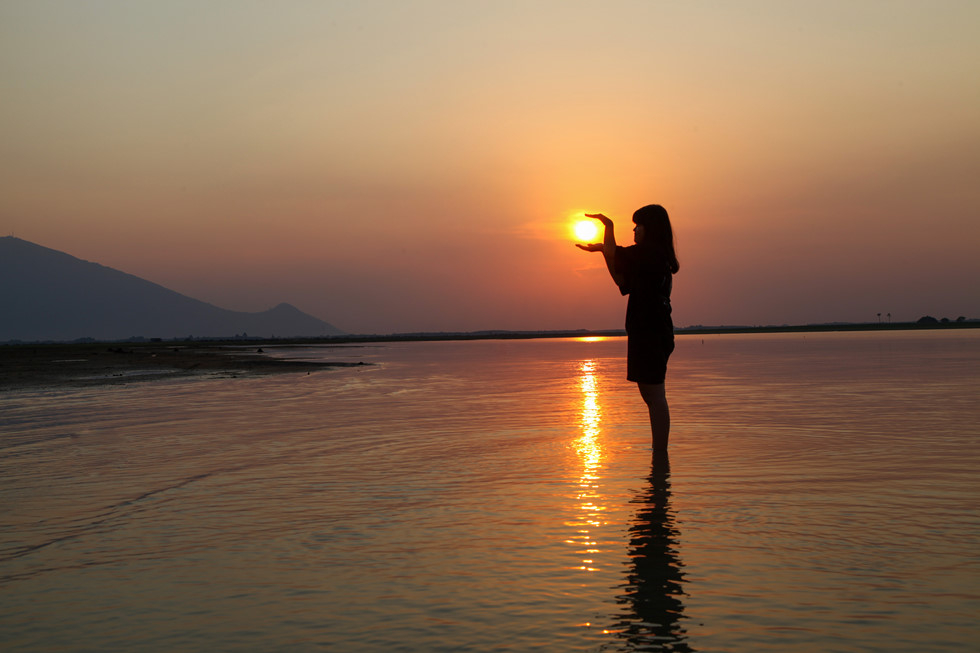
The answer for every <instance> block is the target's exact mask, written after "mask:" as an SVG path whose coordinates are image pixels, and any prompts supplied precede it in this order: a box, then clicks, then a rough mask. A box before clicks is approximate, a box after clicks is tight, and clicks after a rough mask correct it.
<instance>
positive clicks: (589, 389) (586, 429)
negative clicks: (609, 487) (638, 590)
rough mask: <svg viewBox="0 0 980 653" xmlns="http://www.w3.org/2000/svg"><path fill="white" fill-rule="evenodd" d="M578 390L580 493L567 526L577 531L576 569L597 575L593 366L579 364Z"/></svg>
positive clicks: (598, 451) (598, 463)
mask: <svg viewBox="0 0 980 653" xmlns="http://www.w3.org/2000/svg"><path fill="white" fill-rule="evenodd" d="M580 369H581V376H580V377H579V389H580V390H581V393H582V399H581V412H580V414H579V427H580V429H581V432H582V433H581V435H580V436H579V437H578V438H577V439H576V440H575V443H574V446H575V451H576V453H577V454H578V456H579V459H580V460H581V464H582V472H581V475H580V476H579V483H578V484H579V490H578V492H577V494H576V496H575V500H576V502H577V504H578V506H577V507H578V511H579V516H578V517H577V518H575V519H574V520H573V521H570V522H568V524H567V525H569V526H574V527H576V528H577V529H578V530H577V531H576V535H575V537H573V538H572V539H570V540H568V543H569V544H574V545H577V546H579V547H581V548H580V549H579V550H578V551H577V553H578V554H579V555H582V556H586V557H583V558H582V559H581V564H580V565H579V566H578V567H577V569H580V570H582V571H589V572H593V571H598V567H596V562H595V556H594V554H596V553H600V550H599V549H598V548H596V547H597V544H598V543H597V541H596V539H595V537H594V531H595V529H597V528H599V527H601V526H602V525H603V524H604V522H603V520H602V514H603V511H605V509H606V508H605V506H603V505H602V496H601V495H600V494H599V481H600V479H601V476H600V472H601V471H602V461H603V449H602V440H601V437H600V436H601V433H602V431H601V427H600V424H601V422H602V406H601V404H600V402H599V386H598V381H597V378H596V362H595V361H594V360H587V361H582V364H581V368H580Z"/></svg>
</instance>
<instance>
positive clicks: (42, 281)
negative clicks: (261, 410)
mask: <svg viewBox="0 0 980 653" xmlns="http://www.w3.org/2000/svg"><path fill="white" fill-rule="evenodd" d="M242 333H247V334H248V335H249V336H260V337H265V338H268V337H272V336H277V337H303V336H323V335H340V334H343V331H341V330H339V329H338V328H336V327H335V326H333V325H331V324H328V323H327V322H324V321H323V320H319V319H317V318H315V317H313V316H311V315H307V314H306V313H303V312H302V311H300V310H299V309H297V308H295V307H294V306H290V305H289V304H279V305H278V306H276V307H275V308H271V309H269V310H267V311H263V312H261V313H243V312H239V311H229V310H226V309H223V308H219V307H217V306H214V305H212V304H208V303H206V302H202V301H200V300H197V299H193V298H191V297H187V296H186V295H181V294H180V293H177V292H174V291H173V290H168V289H167V288H164V287H163V286H160V285H158V284H155V283H152V282H150V281H146V280H145V279H141V278H139V277H135V276H133V275H131V274H126V273H125V272H120V271H119V270H114V269H112V268H108V267H105V266H103V265H99V264H98V263H90V262H88V261H83V260H81V259H77V258H75V257H74V256H71V255H69V254H65V253H64V252H59V251H57V250H53V249H49V248H47V247H42V246H40V245H35V244H34V243H30V242H27V241H26V240H21V239H19V238H14V237H13V236H6V237H0V342H9V341H12V340H22V341H27V342H33V341H43V340H55V341H64V340H76V339H79V338H94V339H96V340H125V339H127V338H131V337H140V336H142V337H145V338H177V337H186V336H194V337H195V338H199V337H231V336H235V335H238V334H242Z"/></svg>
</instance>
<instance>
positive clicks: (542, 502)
mask: <svg viewBox="0 0 980 653" xmlns="http://www.w3.org/2000/svg"><path fill="white" fill-rule="evenodd" d="M266 350H267V351H270V348H269V347H266ZM271 350H272V352H273V355H275V356H282V357H289V358H298V359H310V360H331V361H342V362H358V361H363V362H365V363H369V365H365V366H363V367H346V368H338V369H333V370H327V371H322V372H314V373H312V374H305V373H303V374H279V375H269V376H261V377H259V376H256V377H248V376H237V377H236V376H232V375H229V374H215V375H211V376H205V377H200V378H192V379H174V380H169V381H158V382H148V383H131V384H127V385H117V386H105V387H85V388H81V387H79V388H60V389H45V390H37V389H35V390H28V389H24V390H18V391H13V392H6V393H2V394H0V647H2V648H4V649H7V650H45V651H60V650H64V651H71V650H95V649H98V650H119V651H131V650H140V651H172V650H199V651H204V650H207V651H227V650H332V651H386V652H388V651H503V650H508V651H530V650H555V651H634V650H644V651H650V650H664V651H880V650H888V651H916V652H919V651H954V650H963V649H967V648H971V647H975V646H976V642H977V641H980V626H978V619H977V615H978V614H980V554H978V552H980V508H978V506H980V482H978V480H980V475H978V472H980V446H978V445H980V401H978V399H980V330H964V331H952V332H951V331H922V332H920V331H906V332H867V333H807V334H802V333H794V334H743V335H735V334H731V335H710V336H704V337H701V336H695V335H681V336H679V337H678V339H677V350H676V352H675V354H674V356H673V358H672V359H671V365H670V370H669V373H668V379H667V392H668V398H669V401H670V407H671V417H672V431H671V445H670V459H669V462H665V461H652V457H651V451H650V430H649V422H648V419H647V415H646V410H645V407H644V405H643V403H642V401H641V400H640V397H639V394H638V393H637V391H636V388H635V386H634V385H633V384H629V383H627V382H626V381H625V360H624V355H625V341H624V340H623V339H620V338H607V339H539V340H481V341H462V342H405V343H379V344H365V345H361V346H357V345H345V346H334V347H300V348H296V347H293V348H271Z"/></svg>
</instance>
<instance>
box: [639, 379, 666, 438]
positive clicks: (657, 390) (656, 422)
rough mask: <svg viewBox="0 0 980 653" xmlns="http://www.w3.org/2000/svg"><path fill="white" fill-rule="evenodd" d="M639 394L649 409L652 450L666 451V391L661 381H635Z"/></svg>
mask: <svg viewBox="0 0 980 653" xmlns="http://www.w3.org/2000/svg"><path fill="white" fill-rule="evenodd" d="M636 385H637V386H638V387H639V388H640V396H641V397H643V401H644V402H646V405H647V408H648V409H649V410H650V430H651V431H652V432H653V450H654V451H667V440H668V439H669V438H670V409H669V408H668V407H667V391H666V388H665V386H664V384H663V383H658V384H656V385H653V384H651V383H637V384H636Z"/></svg>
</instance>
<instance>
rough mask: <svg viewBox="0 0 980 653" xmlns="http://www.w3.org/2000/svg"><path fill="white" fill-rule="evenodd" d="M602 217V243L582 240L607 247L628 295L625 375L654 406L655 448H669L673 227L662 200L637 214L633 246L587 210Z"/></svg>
mask: <svg viewBox="0 0 980 653" xmlns="http://www.w3.org/2000/svg"><path fill="white" fill-rule="evenodd" d="M587 217H590V218H595V219H597V220H599V221H600V222H602V224H603V226H604V228H605V234H604V235H603V239H602V242H601V243H592V244H589V245H577V247H580V248H581V249H584V250H585V251H587V252H602V256H603V258H604V259H605V260H606V267H607V268H608V270H609V274H610V275H612V278H613V281H615V282H616V285H617V286H619V291H620V292H621V293H622V294H624V295H629V302H628V303H627V305H626V335H627V339H628V344H627V355H626V378H627V379H629V380H630V381H634V382H635V383H636V384H637V386H638V387H639V389H640V396H641V397H643V401H644V402H646V405H647V408H649V410H650V429H651V430H652V431H653V449H654V451H663V452H665V451H666V450H667V439H668V438H669V436H670V411H669V410H668V408H667V394H666V392H665V389H664V380H665V378H666V376H667V359H668V358H669V357H670V354H671V352H672V351H674V323H673V322H672V321H671V319H670V289H671V285H672V280H673V275H674V274H675V273H676V272H677V270H678V268H679V267H680V266H679V265H678V264H677V255H676V254H675V253H674V232H673V230H672V229H671V227H670V218H669V217H668V216H667V211H666V210H664V207H662V206H660V205H659V204H651V205H649V206H644V207H643V208H642V209H639V210H638V211H636V213H634V214H633V222H634V223H635V225H636V226H634V227H633V240H634V242H635V243H636V244H635V245H632V246H630V247H618V246H617V245H616V237H615V235H614V234H613V222H612V220H610V219H609V218H607V217H606V216H604V215H602V214H601V213H596V214H587Z"/></svg>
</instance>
